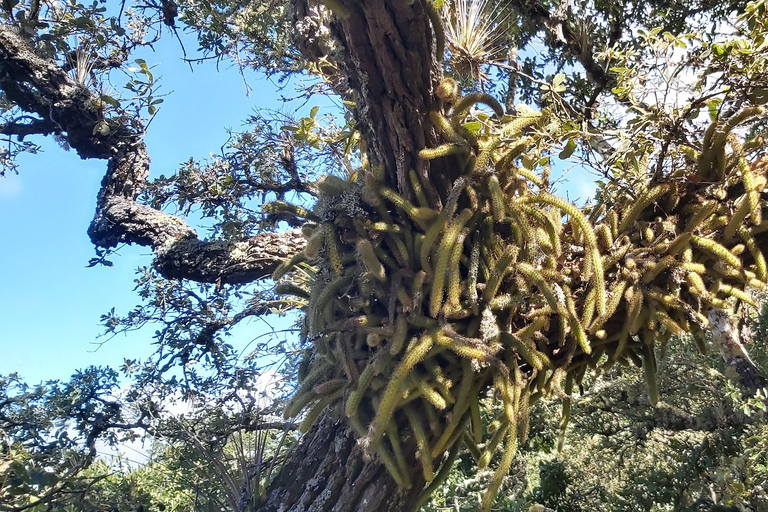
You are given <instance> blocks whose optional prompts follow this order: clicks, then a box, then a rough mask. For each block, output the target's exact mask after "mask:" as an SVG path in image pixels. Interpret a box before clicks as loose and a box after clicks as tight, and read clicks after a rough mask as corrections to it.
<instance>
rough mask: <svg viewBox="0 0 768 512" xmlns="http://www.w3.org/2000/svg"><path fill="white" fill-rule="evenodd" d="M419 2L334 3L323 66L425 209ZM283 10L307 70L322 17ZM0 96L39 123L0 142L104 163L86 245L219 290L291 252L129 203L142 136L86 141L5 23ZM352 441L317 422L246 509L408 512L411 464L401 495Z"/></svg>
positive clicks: (264, 239) (86, 133)
mask: <svg viewBox="0 0 768 512" xmlns="http://www.w3.org/2000/svg"><path fill="white" fill-rule="evenodd" d="M424 2H425V0H416V1H414V0H410V1H409V0H334V2H333V4H340V5H341V6H342V9H341V11H338V12H337V14H342V12H343V14H344V16H343V17H342V16H337V17H336V18H335V19H333V20H332V21H331V22H330V27H331V30H332V32H333V34H334V35H335V36H336V38H337V39H338V42H339V47H338V48H337V49H336V50H335V51H336V52H338V53H337V55H335V56H334V57H335V58H337V59H338V60H339V61H340V62H339V64H340V66H341V70H342V72H341V73H340V74H339V76H338V77H337V79H336V80H334V87H335V89H336V92H338V93H339V94H341V95H342V96H343V97H345V99H350V100H352V101H354V102H355V104H356V112H355V113H356V119H357V123H358V127H359V129H360V130H361V132H362V133H363V134H364V135H365V139H366V140H367V142H368V144H369V147H368V152H369V156H370V157H371V159H372V161H373V162H374V164H376V165H381V166H382V167H383V168H384V172H385V174H386V181H387V182H388V183H389V184H391V185H393V186H395V187H397V188H398V189H400V191H401V192H402V193H404V194H406V195H410V188H409V187H407V186H405V184H406V183H407V179H408V172H409V170H410V169H415V170H416V172H417V174H418V175H419V176H420V177H421V178H422V181H423V183H424V184H430V183H431V184H433V185H434V187H435V190H432V191H429V190H427V192H428V193H429V194H430V199H432V200H433V201H435V202H436V201H438V200H439V196H440V194H439V193H438V192H442V191H444V190H445V189H446V188H449V187H450V177H446V176H448V175H447V174H446V173H444V172H443V169H439V168H437V166H438V165H440V164H439V163H436V164H435V166H434V167H433V168H432V169H430V167H429V165H428V164H427V163H426V162H424V161H422V160H419V159H418V157H417V153H418V151H419V150H420V149H422V148H424V147H433V146H434V145H435V142H436V135H435V133H434V130H432V128H431V127H430V126H429V117H428V115H427V114H428V112H429V111H430V110H433V109H434V107H435V104H436V100H435V98H434V95H433V91H434V88H435V85H436V84H437V82H438V81H439V79H440V66H439V65H438V62H437V59H436V57H435V55H434V48H433V47H434V40H433V31H432V27H431V26H430V22H429V18H428V16H427V13H426V11H425V3H424ZM519 5H520V6H521V10H522V11H523V12H526V11H527V14H528V15H529V16H530V17H531V18H532V19H537V20H539V21H543V22H544V24H545V25H546V26H547V27H548V28H549V30H550V31H551V32H552V33H553V34H554V35H555V36H556V37H557V38H558V39H560V40H561V41H562V42H563V44H571V45H572V44H573V37H572V35H571V34H570V33H569V32H568V31H567V27H566V28H564V25H563V22H562V15H561V13H559V12H555V13H554V14H550V13H548V12H547V11H546V10H545V9H543V8H542V7H538V4H536V3H519ZM526 6H527V8H526V9H523V7H526ZM292 7H293V9H294V12H295V16H296V27H297V46H298V47H299V49H300V50H301V51H302V53H303V54H304V55H305V56H306V57H307V58H309V59H310V60H314V61H316V62H318V63H319V62H320V59H321V58H323V57H325V56H326V55H327V53H328V52H327V51H326V49H324V48H320V47H319V44H320V43H319V38H316V37H314V35H315V34H314V33H313V31H316V30H318V29H319V27H320V26H321V23H324V20H320V21H318V16H320V17H322V16H326V15H324V14H322V12H321V11H320V10H319V9H318V8H317V5H316V4H315V3H314V2H310V1H309V0H294V2H293V5H292ZM582 57H584V56H582ZM584 59H585V60H583V61H582V63H583V64H584V66H585V68H587V70H588V71H589V72H590V74H591V75H592V78H593V79H594V80H595V81H596V83H598V84H600V85H605V83H607V78H606V77H605V75H604V72H603V71H602V68H600V67H599V66H594V65H593V64H594V62H593V61H590V60H588V59H586V57H584ZM0 88H1V89H2V90H3V91H5V92H6V94H7V95H8V97H9V99H10V100H11V101H13V102H15V103H16V104H18V105H19V106H20V107H21V108H22V109H24V110H25V111H27V112H30V113H35V114H36V115H37V116H38V117H39V120H38V121H36V122H35V123H32V124H30V125H24V126H21V127H20V126H14V127H9V126H6V127H2V126H0V132H2V133H18V132H19V130H26V131H28V132H29V133H55V134H57V135H61V136H63V137H65V138H66V140H67V141H68V143H69V144H70V146H71V147H72V148H73V149H75V150H76V151H77V152H78V154H79V155H80V156H81V157H83V158H100V159H105V160H107V161H108V166H107V173H106V175H105V177H104V179H103V181H102V188H101V191H100V193H99V196H98V199H97V211H96V215H95V218H94V220H93V223H92V224H91V226H90V228H89V231H88V233H89V235H90V237H91V239H92V241H93V242H94V244H95V245H97V246H99V247H102V248H112V247H115V246H116V245H117V244H119V243H132V244H140V245H143V246H147V247H150V248H152V250H153V251H154V253H155V261H154V266H155V268H156V269H157V270H158V271H159V272H160V273H161V275H163V276H165V277H167V278H184V279H191V280H194V281H198V282H217V283H220V284H228V283H243V282H250V281H254V280H257V279H260V278H263V277H265V276H268V275H269V274H271V272H272V271H273V270H274V268H275V267H276V266H277V265H278V264H279V263H280V262H281V261H282V260H283V259H284V258H286V257H289V256H291V255H293V254H296V253H297V252H298V251H300V250H301V249H302V248H303V245H304V240H303V238H302V237H301V236H300V234H299V233H298V232H297V231H289V232H286V233H280V234H275V233H265V234H262V235H259V236H256V237H253V238H252V239H250V240H243V241H240V242H223V241H216V240H213V241H204V240H201V239H199V238H198V236H197V234H196V233H195V231H194V230H193V229H192V228H191V227H190V226H189V225H187V224H186V223H185V222H184V221H183V220H182V219H180V218H178V217H174V216H171V215H168V214H166V213H164V212H162V211H159V210H156V209H153V208H150V207H148V206H146V205H142V204H140V203H138V202H137V201H136V197H137V196H138V194H139V193H140V192H141V190H142V188H143V187H144V186H145V182H146V179H147V175H148V170H149V157H148V155H147V153H146V147H145V145H144V143H143V141H142V127H137V126H135V125H131V124H129V123H128V122H127V121H109V123H110V124H109V132H108V133H107V134H106V135H100V134H98V132H99V131H98V130H94V127H96V126H97V125H98V124H99V123H103V122H105V119H104V117H103V114H102V113H101V111H100V110H99V108H98V104H99V102H98V101H97V100H98V98H97V97H96V96H95V95H94V94H92V93H91V92H90V91H88V90H87V89H86V88H84V87H83V86H81V85H80V84H78V83H77V82H76V81H74V80H73V79H72V78H71V77H70V76H69V75H68V74H67V73H66V71H65V70H64V69H62V67H60V66H59V65H58V64H56V63H55V62H53V61H51V60H49V59H45V58H41V57H39V56H38V55H36V54H35V52H34V51H33V49H32V48H31V47H30V46H29V45H28V44H27V42H26V40H25V39H24V38H23V37H22V36H21V35H20V34H19V33H18V32H17V31H16V29H15V28H13V27H9V26H7V25H0ZM3 129H4V130H5V131H2V130H3ZM14 130H15V132H14ZM355 438H356V436H354V435H352V433H351V432H350V431H349V429H348V428H347V427H346V426H345V424H344V423H343V422H342V421H341V420H340V419H338V418H337V417H335V416H333V415H332V414H327V415H326V416H325V417H324V418H323V419H322V420H320V421H318V422H317V423H316V424H315V426H314V427H313V428H312V430H311V431H310V432H309V433H308V434H307V435H306V436H305V437H304V438H303V440H302V441H301V443H300V444H299V446H297V447H296V449H295V451H294V453H293V454H292V456H291V459H290V461H289V462H288V463H287V464H286V466H285V468H284V469H283V471H282V472H281V473H280V474H279V475H278V476H277V477H276V479H275V481H274V482H273V484H272V485H271V487H270V489H269V490H268V493H267V495H266V496H265V499H264V501H263V503H262V504H261V506H260V507H259V508H258V511H259V512H267V511H268V512H273V511H275V512H276V511H285V512H287V511H291V512H303V511H345V512H364V511H365V512H378V511H402V510H408V509H409V508H410V507H411V506H412V504H413V503H414V501H415V500H416V498H417V496H418V493H419V491H420V489H421V487H423V484H424V481H423V477H422V476H421V471H420V470H418V469H417V467H418V466H417V464H415V463H414V464H413V465H412V467H413V468H414V469H413V471H412V472H411V475H410V476H411V478H412V480H411V481H412V487H411V490H408V491H401V490H399V489H398V488H397V486H396V484H395V482H394V480H393V479H392V478H391V477H390V476H389V474H388V473H387V472H386V470H385V469H384V467H383V465H382V464H381V463H380V462H378V460H376V459H370V458H368V457H367V456H366V453H365V450H364V449H363V447H361V446H360V445H358V443H357V442H356V440H355ZM406 443H407V440H406ZM407 451H408V452H409V453H412V454H413V453H414V450H407ZM412 457H413V456H412ZM411 462H415V461H413V460H412V461H411Z"/></svg>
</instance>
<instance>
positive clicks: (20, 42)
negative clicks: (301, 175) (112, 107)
mask: <svg viewBox="0 0 768 512" xmlns="http://www.w3.org/2000/svg"><path fill="white" fill-rule="evenodd" d="M0 88H1V89H2V90H3V91H5V93H6V94H7V95H8V98H9V99H10V100H11V101H13V102H14V103H16V104H17V105H18V106H19V107H20V108H21V109H22V110H25V111H27V112H30V113H35V114H37V115H38V116H40V118H41V120H40V121H38V122H37V123H35V125H34V126H35V128H34V129H35V130H36V131H35V133H40V131H43V132H44V133H45V131H46V130H50V132H53V131H55V132H58V133H62V134H65V137H66V139H67V142H68V143H69V145H70V146H71V147H72V148H73V149H74V150H75V151H77V153H78V155H80V157H81V158H101V159H106V160H108V166H107V174H106V176H105V177H104V179H103V180H102V184H101V185H102V187H101V191H100V192H99V196H98V200H97V206H96V215H95V217H94V220H93V222H92V224H91V226H90V228H89V229H88V234H89V236H90V237H91V240H92V241H93V243H94V244H95V245H96V246H98V247H103V248H112V247H115V246H117V245H118V244H120V243H129V244H138V245H142V246H147V247H151V248H152V250H153V251H154V252H155V255H156V260H155V262H154V265H155V267H156V268H157V269H158V271H159V272H160V274H161V275H163V276H164V277H167V278H179V279H191V280H194V281H199V282H208V283H213V282H216V283H220V284H227V283H245V282H249V281H254V280H257V279H261V278H263V277H266V276H269V275H270V274H271V273H272V271H273V270H274V269H275V268H276V267H277V265H279V264H280V262H281V261H282V260H283V259H284V258H288V257H291V256H292V255H293V254H295V253H296V252H298V251H300V250H301V249H302V248H303V246H304V240H303V238H301V236H300V235H299V233H298V232H296V231H289V232H286V233H265V234H261V235H257V236H255V237H253V238H251V239H249V240H244V241H240V242H222V241H203V240H200V239H199V238H198V237H197V234H196V232H195V230H194V229H192V227H190V226H189V225H187V224H186V223H185V222H184V221H183V220H182V219H180V218H179V217H174V216H172V215H168V214H166V213H164V212H162V211H160V210H156V209H153V208H150V207H148V206H146V205H142V204H139V203H137V202H136V197H137V196H138V194H139V193H140V192H141V190H142V189H143V187H144V186H145V184H146V179H147V176H148V175H149V156H148V155H147V150H146V146H145V144H144V141H143V140H142V135H143V134H142V133H141V131H140V130H141V129H142V128H141V126H138V127H137V124H138V123H134V124H132V125H129V124H128V123H127V122H125V121H123V120H121V119H119V118H117V119H108V118H106V117H105V116H104V112H103V111H102V110H101V106H100V104H101V103H100V102H99V101H98V98H97V97H96V95H94V94H93V93H92V92H91V91H90V90H88V89H87V88H86V87H84V86H82V85H81V84H79V83H77V82H76V81H75V80H74V79H73V78H72V77H70V76H69V75H68V74H67V72H66V71H65V70H64V69H63V68H61V67H60V66H59V65H58V64H57V63H56V62H54V61H53V60H50V59H46V58H42V57H40V56H38V55H37V54H36V53H35V52H34V49H33V48H31V47H30V45H29V43H28V42H27V41H26V40H25V39H24V38H23V37H22V36H21V35H20V34H19V33H18V31H17V30H16V29H15V28H14V27H12V26H9V25H0ZM103 123H106V124H107V126H108V127H109V133H108V134H106V135H101V134H100V133H99V131H98V130H94V128H95V127H96V126H97V125H100V124H103ZM6 126H7V125H6ZM12 128H13V130H12V132H13V133H16V134H19V135H21V134H22V133H21V132H22V128H20V127H18V126H17V127H9V128H7V129H8V130H11V129H12ZM38 128H45V130H39V129H38ZM30 129H31V128H30Z"/></svg>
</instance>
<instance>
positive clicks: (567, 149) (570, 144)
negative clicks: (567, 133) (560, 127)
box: [558, 139, 576, 160]
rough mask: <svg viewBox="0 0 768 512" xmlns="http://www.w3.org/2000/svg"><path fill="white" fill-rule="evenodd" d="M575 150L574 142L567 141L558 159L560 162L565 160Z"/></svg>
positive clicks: (572, 140)
mask: <svg viewBox="0 0 768 512" xmlns="http://www.w3.org/2000/svg"><path fill="white" fill-rule="evenodd" d="M575 150H576V140H575V139H568V143H567V144H566V145H565V147H564V148H563V150H562V151H561V152H560V154H559V155H558V157H560V160H565V159H567V158H569V157H570V156H571V155H572V154H573V152H574V151H575Z"/></svg>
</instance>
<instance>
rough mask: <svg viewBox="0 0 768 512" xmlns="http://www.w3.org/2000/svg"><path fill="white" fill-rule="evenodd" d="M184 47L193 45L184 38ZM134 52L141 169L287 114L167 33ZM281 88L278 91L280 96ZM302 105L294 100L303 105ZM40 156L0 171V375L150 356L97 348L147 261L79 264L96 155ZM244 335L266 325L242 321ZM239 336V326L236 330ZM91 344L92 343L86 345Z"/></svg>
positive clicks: (208, 148) (568, 188)
mask: <svg viewBox="0 0 768 512" xmlns="http://www.w3.org/2000/svg"><path fill="white" fill-rule="evenodd" d="M185 45H186V47H187V50H188V51H189V49H190V48H194V47H195V46H196V45H195V41H194V40H192V39H191V38H185ZM156 50H157V51H156V52H155V53H149V54H146V55H137V57H138V56H140V57H143V58H144V59H145V60H146V61H147V63H148V64H150V65H153V64H157V67H156V68H154V69H153V73H154V74H155V75H156V76H157V75H160V76H162V81H161V84H162V89H161V92H165V93H169V92H171V94H170V95H169V96H168V97H166V98H165V102H164V103H163V104H162V109H161V111H160V113H159V114H158V116H157V117H156V118H155V119H154V121H153V122H152V124H151V126H150V128H149V132H148V135H147V137H146V142H147V146H148V148H149V154H150V156H151V158H152V166H151V173H152V175H153V176H157V175H159V174H166V175H167V174H170V173H172V172H174V170H175V169H177V168H178V166H179V164H180V163H181V162H183V161H185V160H187V159H189V158H190V157H193V158H196V159H202V158H206V157H207V156H208V155H209V154H210V153H211V152H214V153H216V152H218V151H219V150H220V148H221V146H222V145H223V144H224V143H225V142H226V140H227V138H228V134H227V131H226V129H227V128H232V129H234V130H238V129H239V128H240V127H242V122H243V120H244V119H245V118H246V117H247V116H248V115H249V114H250V113H251V112H252V110H253V109H254V108H256V107H270V108H276V109H283V110H288V109H291V108H294V107H293V106H292V105H285V104H283V103H281V102H280V101H279V98H280V94H281V93H279V92H277V86H276V84H274V83H272V82H270V81H268V80H266V79H265V78H264V77H263V76H259V75H257V74H256V73H248V74H247V79H248V83H249V85H250V86H251V87H252V88H253V91H252V92H251V94H250V96H249V97H247V96H246V87H245V84H244V82H243V78H242V76H241V75H240V73H239V70H237V69H236V68H232V67H230V68H227V67H225V66H224V65H222V66H221V67H220V69H219V70H218V71H217V70H216V66H215V63H213V62H210V61H209V62H206V63H204V64H202V65H196V66H195V68H194V69H195V71H194V72H193V71H191V70H190V68H189V66H188V65H187V64H186V63H184V62H182V61H181V51H180V49H179V46H178V44H177V43H176V42H175V41H174V40H173V39H172V38H170V37H166V38H164V39H163V40H162V41H161V42H160V44H158V45H156ZM291 92H292V91H290V90H288V91H285V92H284V94H285V95H287V96H290V93H291ZM311 106H312V103H310V104H308V105H306V106H304V107H303V109H306V110H308V109H309V108H310V107H311ZM38 143H42V144H43V147H44V152H42V153H41V154H38V155H29V156H25V157H24V158H22V159H21V160H20V164H21V166H20V173H19V175H8V176H6V177H4V178H0V219H2V222H0V240H2V247H3V250H2V251H0V283H1V286H2V292H1V293H0V326H2V330H0V374H8V373H11V372H18V373H19V374H20V375H21V376H22V377H23V378H24V379H25V380H27V381H28V382H39V381H43V380H48V379H63V380H66V379H68V377H69V376H70V375H71V374H72V373H73V372H74V370H76V369H78V368H83V367H86V366H88V365H112V366H118V365H119V364H121V363H122V360H123V358H124V357H128V358H144V357H146V356H148V355H149V354H150V353H151V352H152V346H151V342H152V339H151V333H152V330H151V329H148V330H147V331H146V332H138V333H132V334H130V335H128V336H118V337H117V338H115V339H112V340H111V341H109V342H107V343H106V344H104V345H102V346H101V347H100V348H98V345H96V344H95V342H96V341H97V336H98V335H99V334H100V333H101V332H102V329H101V327H100V325H99V317H100V315H101V314H103V313H106V312H107V311H108V310H109V309H110V308H111V307H115V308H116V310H117V312H118V313H126V312H127V311H128V310H129V309H131V308H132V307H133V306H134V305H136V304H137V302H138V297H137V296H136V294H135V293H133V292H132V289H133V286H134V283H133V279H134V277H135V276H134V273H135V270H136V268H137V267H139V266H142V265H149V264H150V263H151V261H152V257H151V253H150V251H149V249H146V248H142V247H126V248H123V249H122V250H121V251H120V253H119V254H118V255H116V256H115V257H113V258H111V260H112V261H113V262H114V264H115V265H114V267H111V268H109V267H94V268H86V265H87V263H88V260H89V259H90V258H92V257H93V256H94V250H93V246H92V244H91V243H90V240H89V239H88V237H87V235H86V229H87V227H88V224H89V223H90V221H91V219H92V217H93V212H94V208H95V198H96V194H97V192H98V189H99V183H100V180H101V178H102V176H103V174H104V172H105V162H104V161H97V160H92V161H83V160H80V158H79V157H78V156H77V155H76V154H75V153H74V152H66V151H64V150H62V149H61V148H59V147H58V146H57V145H56V144H55V143H53V142H52V141H51V140H44V139H43V140H39V141H38ZM568 177H569V181H568V182H567V183H564V184H562V185H560V186H558V189H560V190H561V192H568V194H569V196H570V197H571V199H577V198H579V197H580V198H581V199H582V200H583V199H585V198H586V197H588V196H590V195H591V193H592V192H593V191H594V185H593V181H594V178H592V177H590V176H587V175H585V173H583V171H581V172H580V171H579V170H576V171H575V172H573V173H569V176H568ZM246 330H247V339H245V340H244V342H247V341H250V340H251V339H253V338H254V337H256V336H257V335H258V334H259V333H260V332H263V331H264V330H266V326H265V325H264V324H261V323H258V322H256V323H252V324H250V325H249V326H248V327H247V329H246ZM240 332H243V331H242V330H241V331H240ZM97 348H98V350H97Z"/></svg>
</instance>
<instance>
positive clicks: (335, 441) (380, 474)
mask: <svg viewBox="0 0 768 512" xmlns="http://www.w3.org/2000/svg"><path fill="white" fill-rule="evenodd" d="M414 467H415V468H417V467H418V466H417V465H416V464H414ZM418 473H419V472H415V475H414V480H413V486H412V488H411V489H410V490H407V491H404V490H401V489H399V488H398V487H397V485H396V484H395V482H394V480H392V478H391V477H390V476H389V473H387V471H386V469H385V468H384V466H383V465H382V464H381V463H380V462H379V461H378V460H377V459H375V458H370V457H367V456H366V454H365V453H364V451H363V449H362V447H361V446H360V445H359V443H358V442H357V440H356V437H355V436H354V435H353V434H352V432H351V431H350V430H349V429H347V427H346V425H345V424H344V422H342V421H340V420H338V419H336V418H335V417H334V415H332V414H327V415H326V416H325V417H324V418H323V419H322V420H320V421H318V422H317V423H316V424H315V426H314V427H313V428H312V430H310V432H309V433H308V434H307V435H306V436H304V438H303V440H302V442H301V444H300V445H299V446H297V448H296V451H295V452H294V453H293V454H292V455H291V457H290V460H289V461H288V463H287V464H286V465H285V467H284V468H283V469H282V471H281V472H280V474H279V475H278V476H277V478H276V479H275V480H274V482H273V483H272V486H271V488H270V489H271V490H270V492H269V494H268V495H267V497H266V500H265V501H264V503H263V504H262V505H261V506H260V507H259V508H258V511H259V512H304V511H313V512H314V511H326V512H330V511H339V512H341V511H345V512H405V511H407V510H409V504H410V503H413V501H414V500H415V498H416V497H417V496H418V493H419V491H420V488H421V485H423V480H421V479H420V477H419V476H418Z"/></svg>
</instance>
